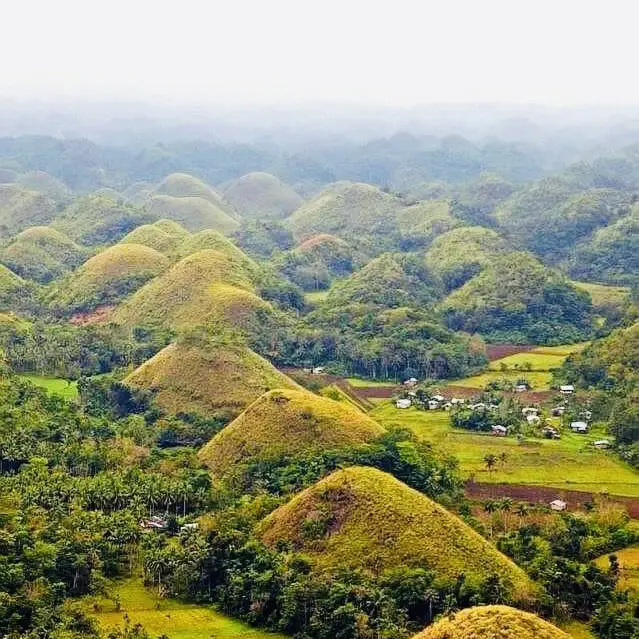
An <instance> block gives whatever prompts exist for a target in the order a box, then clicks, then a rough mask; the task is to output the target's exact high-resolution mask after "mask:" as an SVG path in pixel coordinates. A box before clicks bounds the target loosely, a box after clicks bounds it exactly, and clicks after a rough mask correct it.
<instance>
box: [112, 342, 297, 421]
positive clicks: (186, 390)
mask: <svg viewBox="0 0 639 639" xmlns="http://www.w3.org/2000/svg"><path fill="white" fill-rule="evenodd" d="M124 383H125V384H128V385H130V386H132V387H134V388H140V389H145V390H148V391H151V392H152V393H153V394H154V401H155V403H156V404H157V405H158V406H159V407H160V408H162V409H163V410H165V411H166V412H168V413H197V414H200V415H204V416H206V417H222V418H231V417H234V416H235V415H237V414H238V413H240V412H241V411H242V410H244V409H245V408H246V407H247V406H248V405H249V404H251V403H252V402H254V401H255V400H256V399H257V398H258V397H259V396H260V395H262V394H263V393H265V392H266V391H268V390H272V389H274V388H292V389H297V388H299V387H298V386H297V384H295V382H294V381H293V380H291V379H289V378H288V377H286V375H284V374H283V373H280V372H279V371H278V370H277V369H276V368H275V367H274V366H272V365H271V364H270V363H269V362H267V361H266V360H265V359H263V358H262V357H260V356H259V355H257V354H256V353H254V352H253V351H251V350H250V349H248V348H246V347H243V346H238V345H229V344H213V345H207V346H203V345H201V344H199V343H195V344H193V343H190V342H188V341H185V342H183V343H176V344H171V345H170V346H167V347H166V348H164V349H163V350H161V351H160V352H159V353H158V354H157V355H155V356H154V357H152V358H151V359H150V360H148V361H147V362H145V363H144V364H142V366H140V367H139V368H137V369H136V370H135V371H133V372H132V373H131V374H130V375H129V376H128V377H127V378H126V379H125V380H124Z"/></svg>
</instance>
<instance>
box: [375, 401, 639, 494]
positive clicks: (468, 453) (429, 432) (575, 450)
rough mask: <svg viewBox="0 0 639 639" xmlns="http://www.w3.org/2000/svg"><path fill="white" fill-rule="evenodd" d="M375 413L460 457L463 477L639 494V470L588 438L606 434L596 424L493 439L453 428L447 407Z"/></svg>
mask: <svg viewBox="0 0 639 639" xmlns="http://www.w3.org/2000/svg"><path fill="white" fill-rule="evenodd" d="M370 416H371V417H372V418H373V419H376V420H377V421H378V422H379V423H380V424H382V425H383V426H390V425H391V424H396V425H401V426H405V427H407V428H410V429H411V430H412V431H413V432H414V433H415V434H416V435H417V436H418V437H419V438H421V439H423V440H425V441H428V442H431V443H432V444H433V446H434V447H435V448H436V449H437V450H440V451H442V452H445V453H448V454H450V455H453V456H454V457H456V458H457V459H458V460H459V464H460V470H461V473H462V475H463V476H464V477H467V478H468V477H471V476H472V477H474V478H475V480H476V481H481V482H498V483H510V484H531V485H540V486H553V487H557V488H566V489H571V490H583V491H593V492H602V491H608V492H609V493H610V494H614V495H628V496H639V473H638V472H637V471H635V470H633V469H632V468H631V467H630V466H628V465H626V464H624V463H623V462H622V461H621V460H619V459H617V458H616V457H615V455H614V454H613V453H612V452H607V451H600V450H595V449H594V448H592V447H590V446H588V445H587V444H588V442H590V441H594V440H596V439H600V438H601V437H603V436H604V435H605V433H604V432H603V431H602V430H600V429H597V428H594V429H593V430H592V431H591V432H590V433H589V434H588V435H577V434H575V433H571V432H564V433H562V438H561V439H560V440H548V439H532V438H530V439H526V440H524V441H523V442H519V441H518V440H517V439H515V438H514V437H493V436H491V435H480V434H476V433H472V432H469V431H465V430H458V429H453V428H452V426H451V424H450V416H449V414H448V413H446V412H444V411H419V410H417V409H415V408H409V409H407V410H397V409H396V408H395V406H394V405H393V404H392V403H391V402H388V401H386V402H385V403H381V404H378V405H377V406H376V407H375V408H374V409H373V410H372V411H371V412H370ZM502 453H505V454H506V462H505V464H503V465H499V466H498V467H497V468H496V469H494V470H492V471H490V472H489V471H487V470H486V464H485V462H484V457H485V456H486V455H489V454H492V455H495V456H497V457H499V456H500V455H501V454H502Z"/></svg>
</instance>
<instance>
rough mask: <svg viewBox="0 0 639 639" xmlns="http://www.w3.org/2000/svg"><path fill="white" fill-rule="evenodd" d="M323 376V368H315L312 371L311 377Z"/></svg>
mask: <svg viewBox="0 0 639 639" xmlns="http://www.w3.org/2000/svg"><path fill="white" fill-rule="evenodd" d="M323 374H324V367H323V366H316V367H315V368H314V369H313V375H323Z"/></svg>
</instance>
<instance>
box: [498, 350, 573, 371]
mask: <svg viewBox="0 0 639 639" xmlns="http://www.w3.org/2000/svg"><path fill="white" fill-rule="evenodd" d="M565 359H566V357H565V356H564V355H553V354H549V353H535V352H534V351H531V352H528V353H517V354H515V355H509V356H508V357H502V358H501V359H497V360H495V361H493V362H490V365H489V368H490V370H496V371H498V370H501V366H502V365H504V364H505V365H506V366H508V368H509V369H513V368H515V366H518V367H519V368H520V369H523V367H524V366H526V365H527V364H529V365H530V366H531V367H532V368H531V370H533V371H549V370H551V369H553V368H559V367H560V366H561V365H562V364H563V363H564V360H565Z"/></svg>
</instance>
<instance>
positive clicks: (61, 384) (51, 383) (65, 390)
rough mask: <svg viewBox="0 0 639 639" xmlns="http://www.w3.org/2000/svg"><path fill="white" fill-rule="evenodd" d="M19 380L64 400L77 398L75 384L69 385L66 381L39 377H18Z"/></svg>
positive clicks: (76, 386)
mask: <svg viewBox="0 0 639 639" xmlns="http://www.w3.org/2000/svg"><path fill="white" fill-rule="evenodd" d="M19 377H20V378H21V379H26V380H28V381H30V382H31V383H32V384H35V385H36V386H40V388H44V389H45V390H48V391H49V392H50V393H53V394H55V395H60V396H62V397H64V398H65V399H76V397H77V396H78V384H77V382H71V383H70V384H69V383H68V382H67V380H66V379H61V378H59V377H43V376H41V375H19Z"/></svg>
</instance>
